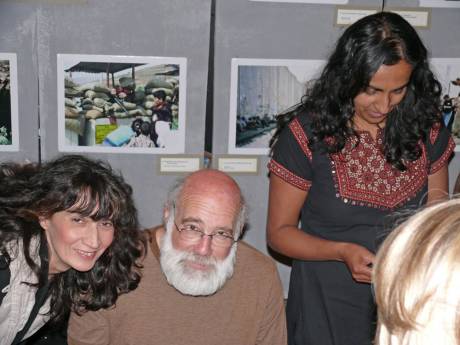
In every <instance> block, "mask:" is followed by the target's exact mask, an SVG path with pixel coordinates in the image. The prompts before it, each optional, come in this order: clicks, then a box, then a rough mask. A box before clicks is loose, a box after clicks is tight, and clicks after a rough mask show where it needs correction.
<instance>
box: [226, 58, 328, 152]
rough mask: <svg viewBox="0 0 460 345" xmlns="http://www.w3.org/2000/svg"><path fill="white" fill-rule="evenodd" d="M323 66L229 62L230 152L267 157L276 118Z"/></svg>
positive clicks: (307, 62)
mask: <svg viewBox="0 0 460 345" xmlns="http://www.w3.org/2000/svg"><path fill="white" fill-rule="evenodd" d="M323 63H324V61H322V60H273V59H240V58H235V59H232V68H231V71H232V72H231V73H232V75H231V91H230V123H229V145H228V146H229V153H230V154H256V155H268V152H269V141H270V138H271V137H272V136H273V133H274V131H275V129H276V116H277V115H278V114H280V113H282V112H284V111H286V110H287V109H288V108H290V107H292V105H293V104H297V103H299V102H300V100H301V98H302V96H303V95H304V94H305V90H306V85H307V84H308V81H309V80H311V79H313V78H315V76H316V74H317V73H318V72H319V71H320V70H321V66H322V64H323Z"/></svg>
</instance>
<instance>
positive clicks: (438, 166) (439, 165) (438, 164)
mask: <svg viewBox="0 0 460 345" xmlns="http://www.w3.org/2000/svg"><path fill="white" fill-rule="evenodd" d="M454 149H455V141H454V139H452V137H449V143H448V144H447V148H446V150H445V151H444V153H443V154H442V155H441V157H439V158H438V160H437V161H436V162H434V163H433V164H431V167H430V175H431V174H434V173H435V172H436V171H438V170H439V169H441V168H442V167H443V166H444V165H446V164H447V161H448V160H449V158H450V155H451V154H452V151H454Z"/></svg>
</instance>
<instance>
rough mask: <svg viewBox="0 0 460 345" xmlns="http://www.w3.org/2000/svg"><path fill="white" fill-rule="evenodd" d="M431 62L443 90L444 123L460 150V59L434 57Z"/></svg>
mask: <svg viewBox="0 0 460 345" xmlns="http://www.w3.org/2000/svg"><path fill="white" fill-rule="evenodd" d="M430 63H431V66H432V69H433V72H434V73H435V74H436V77H437V78H438V80H439V82H440V83H441V86H442V90H443V91H442V92H443V94H442V95H441V103H440V107H441V114H442V118H443V121H444V124H445V126H446V127H447V128H448V129H449V130H450V131H451V132H452V136H453V137H454V140H455V143H456V144H457V146H456V148H455V151H460V59H448V58H446V59H442V58H433V59H431V60H430Z"/></svg>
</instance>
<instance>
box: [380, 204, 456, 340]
mask: <svg viewBox="0 0 460 345" xmlns="http://www.w3.org/2000/svg"><path fill="white" fill-rule="evenodd" d="M373 274H374V277H373V278H374V279H373V280H374V285H375V294H376V302H377V307H378V324H377V334H376V339H375V344H376V345H390V344H391V345H422V344H426V345H428V344H430V345H433V344H443V345H446V344H447V345H450V344H456V345H460V302H459V300H460V199H454V200H449V201H445V202H442V203H439V204H436V205H434V206H431V207H428V208H426V209H424V210H423V211H420V212H418V213H417V214H415V215H413V216H412V217H411V218H409V219H408V220H407V221H406V222H404V223H403V224H401V225H400V226H398V227H397V228H396V229H395V230H394V231H393V232H392V233H391V234H390V235H389V236H388V238H387V239H386V240H385V242H384V243H383V245H382V247H381V248H380V250H379V252H378V254H377V258H376V263H375V266H374V273H373Z"/></svg>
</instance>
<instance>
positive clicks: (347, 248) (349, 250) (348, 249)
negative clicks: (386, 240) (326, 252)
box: [339, 242, 375, 283]
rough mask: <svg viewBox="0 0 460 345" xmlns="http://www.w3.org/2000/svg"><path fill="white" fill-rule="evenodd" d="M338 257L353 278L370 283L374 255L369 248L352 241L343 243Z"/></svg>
mask: <svg viewBox="0 0 460 345" xmlns="http://www.w3.org/2000/svg"><path fill="white" fill-rule="evenodd" d="M339 252H340V257H341V259H342V261H343V262H345V264H346V265H347V267H348V269H349V270H350V273H351V275H352V277H353V279H354V280H356V281H357V282H358V283H371V277H372V265H373V263H374V260H375V255H374V254H373V253H371V252H370V251H369V250H367V249H366V248H364V247H363V246H360V245H358V244H354V243H348V242H347V243H343V244H342V245H341V249H340V251H339Z"/></svg>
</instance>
